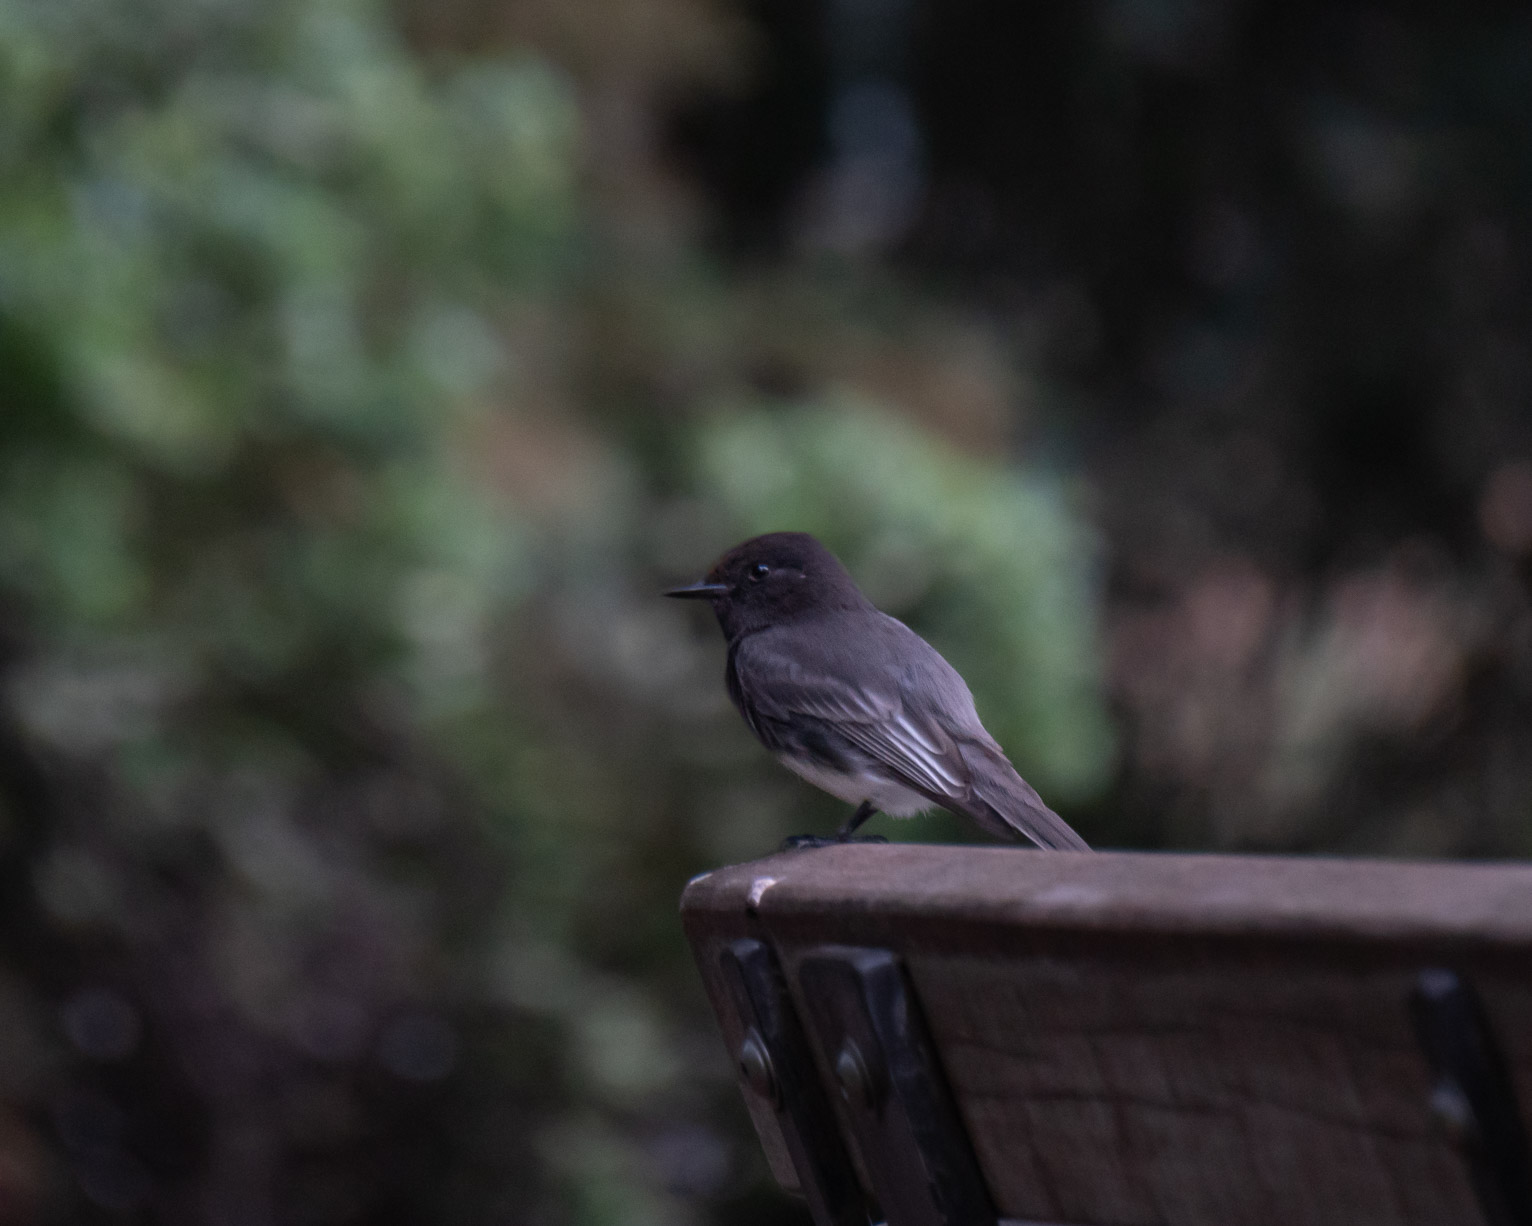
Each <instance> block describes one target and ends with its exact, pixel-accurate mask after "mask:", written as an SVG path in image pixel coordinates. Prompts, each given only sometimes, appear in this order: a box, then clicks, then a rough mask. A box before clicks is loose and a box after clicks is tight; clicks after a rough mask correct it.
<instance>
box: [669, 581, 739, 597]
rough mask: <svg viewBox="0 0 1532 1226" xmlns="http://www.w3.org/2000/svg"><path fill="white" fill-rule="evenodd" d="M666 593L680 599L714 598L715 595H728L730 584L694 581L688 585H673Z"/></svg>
mask: <svg viewBox="0 0 1532 1226" xmlns="http://www.w3.org/2000/svg"><path fill="white" fill-rule="evenodd" d="M664 594H665V595H666V596H674V597H676V598H677V599H679V600H712V599H713V598H714V597H715V596H727V595H728V594H729V585H728V584H727V583H692V584H688V585H687V586H686V587H673V588H671V589H670V591H668V592H666V593H664Z"/></svg>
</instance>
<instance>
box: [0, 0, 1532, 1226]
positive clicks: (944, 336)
mask: <svg viewBox="0 0 1532 1226" xmlns="http://www.w3.org/2000/svg"><path fill="white" fill-rule="evenodd" d="M1529 80H1532V19H1529V18H1528V17H1527V16H1526V15H1525V13H1524V12H1523V11H1522V10H1521V9H1519V8H1517V7H1513V6H1508V5H1507V6H1488V5H1486V6H1471V5H1456V6H1448V5H1425V4H1419V5H1394V6H1378V5H1374V6H1358V5H1344V4H1341V5H1337V4H1324V5H1319V4H1311V5H1303V4H1297V5H1295V4H1283V5H1277V4H1261V3H1244V4H1234V3H1226V4H1217V3H1196V2H1194V0H1184V2H1177V0H1162V2H1159V3H1153V2H1148V0H1118V2H1116V3H1098V4H1086V5H1028V4H1015V3H1012V4H1004V3H999V2H998V0H996V2H993V3H981V2H978V0H958V2H953V3H945V4H935V3H923V2H918V0H900V2H895V0H881V2H874V0H822V2H811V0H765V2H761V3H755V4H737V5H731V4H725V3H722V0H718V2H704V0H513V2H509V3H503V4H491V3H484V2H483V0H450V2H445V3H431V4H427V3H423V2H422V3H400V4H397V5H394V6H392V7H387V6H383V5H381V4H376V3H370V2H365V0H308V2H307V3H301V4H300V3H278V2H277V0H124V2H123V3H119V4H115V5H111V6H101V5H97V4H93V3H88V2H85V0H82V2H80V3H74V2H72V0H0V673H3V676H0V1222H11V1221H14V1222H18V1223H20V1222H48V1223H52V1222H75V1221H82V1222H97V1221H99V1222H111V1221H135V1222H136V1221H156V1222H158V1221H166V1222H202V1221H209V1222H219V1223H249V1224H250V1226H259V1224H262V1223H288V1222H294V1223H299V1222H302V1223H310V1222H312V1223H322V1222H393V1221H398V1222H404V1221H417V1220H420V1219H421V1218H426V1217H428V1218H430V1219H431V1220H436V1221H442V1222H464V1223H469V1222H489V1221H497V1222H499V1221H505V1222H517V1223H520V1222H526V1223H536V1224H545V1223H546V1224H548V1226H562V1224H565V1223H568V1224H570V1226H586V1224H591V1226H602V1224H605V1223H614V1224H615V1223H623V1224H627V1223H656V1224H664V1226H669V1224H670V1223H703V1222H716V1223H729V1224H730V1226H736V1224H738V1226H750V1224H751V1223H759V1224H760V1226H765V1224H766V1223H775V1222H789V1221H803V1220H804V1217H803V1214H802V1212H801V1210H799V1209H798V1208H796V1207H794V1206H793V1205H792V1204H791V1202H788V1201H786V1200H785V1199H784V1198H782V1197H781V1196H780V1195H779V1194H778V1193H777V1192H776V1191H775V1190H774V1188H773V1187H772V1186H771V1185H770V1182H769V1179H768V1177H767V1176H766V1173H765V1170H764V1164H763V1161H762V1159H761V1157H760V1154H759V1152H758V1148H757V1146H756V1144H755V1142H754V1138H753V1136H752V1135H751V1133H750V1131H749V1126H748V1123H747V1121H746V1120H745V1117H744V1112H743V1110H742V1108H741V1105H740V1103H739V1100H738V1095H737V1092H736V1090H735V1087H734V1084H733V1081H732V1075H731V1072H730V1068H729V1065H728V1061H727V1059H726V1057H725V1053H724V1052H723V1050H722V1045H721V1044H720V1042H719V1041H718V1038H717V1035H716V1032H715V1030H714V1027H713V1024H712V1020H711V1017H710V1015H709V1014H708V1011H707V1007H706V1004H705V1002H704V1001H703V1000H702V999H701V995H700V989H699V987H698V985H697V982H696V979H695V975H694V973H693V971H692V968H691V966H690V963H689V958H688V955H687V952H686V950H685V947H684V945H683V943H682V940H681V937H680V933H679V927H678V923H677V920H676V914H675V903H676V898H677V896H678V894H679V892H680V889H681V887H682V885H683V884H684V882H685V881H686V879H687V878H688V877H689V876H690V875H691V874H693V873H695V872H698V871H701V870H702V869H704V868H707V867H710V866H713V865H716V864H719V863H724V862H729V861H736V860H742V859H748V858H752V857H754V856H757V855H759V854H763V853H764V852H766V851H768V850H769V849H771V848H772V847H774V846H775V845H776V844H777V842H778V841H779V840H780V839H781V838H782V837H783V836H784V835H785V834H788V833H792V832H795V831H801V830H807V829H816V830H826V829H829V828H830V827H832V826H833V825H834V824H835V823H836V822H838V821H839V820H840V819H841V817H842V814H841V813H840V811H839V807H838V806H837V805H835V804H834V803H833V802H831V801H830V800H828V799H827V798H824V797H821V796H819V795H817V794H815V793H813V792H812V791H811V790H810V789H808V788H807V787H806V786H804V785H801V784H800V783H798V782H797V781H795V780H793V779H792V778H790V777H789V776H787V774H786V773H785V772H782V771H780V770H779V769H778V768H776V767H775V766H773V765H772V764H771V763H770V762H769V760H767V759H766V757H765V755H764V754H763V753H761V751H760V750H759V749H758V748H757V747H756V746H755V745H754V743H753V742H752V741H751V740H750V738H749V735H748V733H747V732H746V731H745V730H744V728H743V726H742V725H741V724H740V722H739V721H738V719H737V717H736V716H735V715H734V713H733V712H732V710H731V709H730V708H729V707H728V705H727V700H726V698H725V696H724V692H723V686H722V685H721V669H722V644H721V641H720V640H719V638H718V635H717V633H716V630H715V628H714V627H713V626H712V625H711V624H710V623H709V619H708V618H707V617H706V615H705V612H704V611H700V610H697V609H692V608H687V607H683V606H680V605H678V604H676V603H673V602H664V601H661V600H659V599H657V598H656V595H655V593H656V592H657V591H658V590H660V589H661V588H662V587H664V586H666V585H667V584H670V583H672V582H675V581H678V580H684V579H690V578H694V577H696V576H697V575H699V574H700V573H701V572H702V571H703V570H705V568H706V567H707V565H708V563H709V562H710V561H711V559H712V557H713V556H714V555H716V553H717V552H718V551H719V550H721V549H722V548H723V547H725V546H727V545H728V544H731V543H733V541H735V540H737V539H739V538H740V537H742V536H744V535H746V534H748V533H751V532H756V531H763V530H767V529H772V528H802V529H808V530H811V531H815V532H816V533H819V534H820V535H822V536H823V537H824V539H826V540H827V541H828V542H829V543H830V544H831V545H832V546H833V547H834V548H836V550H837V551H838V552H839V553H840V554H841V556H842V557H843V558H844V559H845V560H846V561H847V563H848V565H850V566H851V568H852V570H853V571H854V572H855V573H856V575H857V576H858V578H859V580H860V581H861V582H862V583H863V584H864V586H865V587H866V588H867V590H868V591H869V592H870V593H871V594H872V595H873V596H874V597H875V598H876V599H877V600H878V601H879V603H880V604H881V605H882V606H883V607H885V608H887V609H889V610H890V611H891V612H894V613H896V614H897V615H898V616H900V617H902V618H905V619H906V620H908V621H909V622H910V623H911V624H912V625H914V626H915V627H916V628H917V629H919V630H920V631H921V632H922V633H924V634H926V635H927V636H928V637H930V638H931V639H932V641H933V642H935V643H936V644H937V646H938V647H939V648H940V649H941V650H942V651H943V652H944V653H946V654H947V655H948V656H949V658H951V659H952V660H953V662H954V663H955V664H957V665H958V666H959V668H960V669H961V671H963V672H964V673H965V675H966V676H967V677H968V678H969V680H970V682H971V683H972V685H973V688H974V690H975V694H976V697H977V700H978V703H979V707H980V711H981V713H982V714H983V716H984V718H985V720H986V723H987V724H988V725H989V726H990V728H991V729H992V730H993V731H994V732H995V733H996V735H997V736H998V737H999V739H1000V740H1001V741H1002V742H1003V743H1004V744H1005V746H1006V747H1007V749H1008V750H1009V751H1010V753H1011V754H1012V756H1013V758H1014V759H1015V761H1016V762H1017V764H1018V766H1019V767H1020V768H1021V769H1022V770H1023V772H1024V773H1025V774H1026V775H1027V776H1028V778H1029V779H1031V780H1032V782H1034V783H1035V784H1036V785H1037V786H1038V787H1039V789H1040V790H1041V791H1042V792H1043V794H1044V795H1045V797H1047V798H1048V799H1049V800H1050V802H1051V803H1053V804H1054V805H1055V807H1057V808H1058V809H1059V810H1060V811H1061V812H1062V813H1063V814H1064V815H1065V816H1066V817H1067V818H1068V819H1069V820H1071V822H1073V823H1074V824H1075V825H1076V826H1077V827H1078V828H1079V829H1080V830H1081V832H1082V833H1083V834H1085V836H1086V837H1087V838H1089V839H1090V840H1091V841H1092V842H1093V843H1095V844H1097V845H1100V846H1119V847H1140V848H1164V847H1181V848H1209V849H1211V848H1217V849H1225V850H1239V851H1249V852H1316V851H1322V852H1329V853H1337V852H1338V853H1346V854H1371V855H1409V856H1468V857H1504V856H1524V855H1526V854H1527V851H1528V848H1529V846H1532V821H1529V819H1532V720H1529V715H1532V711H1529V705H1532V609H1529V604H1528V601H1529V586H1528V579H1529V575H1532V414H1529V412H1528V405H1527V399H1528V392H1529V381H1532V351H1529V340H1528V337H1529V331H1528V326H1527V324H1528V239H1529V221H1532V207H1529V204H1532V201H1529V192H1532V91H1529V90H1528V88H1527V85H1528V81H1529ZM878 820H879V822H880V823H882V825H881V829H882V830H883V831H884V832H886V833H890V834H893V835H894V836H895V837H910V838H928V839H962V838H968V837H971V836H970V834H969V833H968V832H967V831H965V830H964V829H962V828H961V827H960V826H958V825H957V824H956V823H955V822H952V821H950V820H948V819H945V818H943V817H941V816H940V815H937V816H933V817H930V818H923V819H917V820H916V821H914V822H912V823H910V824H909V825H901V826H898V827H895V826H893V825H892V824H891V823H889V822H888V821H887V819H878ZM1018 854H1019V853H1018Z"/></svg>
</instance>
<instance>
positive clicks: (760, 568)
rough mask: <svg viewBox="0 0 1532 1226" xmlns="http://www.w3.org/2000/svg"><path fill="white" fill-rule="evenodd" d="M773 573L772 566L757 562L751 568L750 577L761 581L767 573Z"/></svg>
mask: <svg viewBox="0 0 1532 1226" xmlns="http://www.w3.org/2000/svg"><path fill="white" fill-rule="evenodd" d="M769 574H771V567H769V566H767V565H766V563H764V562H757V563H756V564H755V565H754V566H752V567H751V568H750V577H751V578H752V579H754V580H755V581H756V582H757V583H759V582H760V581H761V580H762V579H764V578H765V577H766V576H767V575H769Z"/></svg>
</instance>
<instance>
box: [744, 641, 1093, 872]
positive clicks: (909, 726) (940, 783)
mask: <svg viewBox="0 0 1532 1226" xmlns="http://www.w3.org/2000/svg"><path fill="white" fill-rule="evenodd" d="M888 621H889V622H890V623H891V625H892V626H893V627H897V631H898V632H902V635H907V636H908V637H909V639H911V640H913V641H914V642H915V643H917V644H919V649H918V650H917V651H916V653H915V655H914V656H913V658H914V659H915V660H916V661H917V666H916V667H915V668H913V669H911V670H909V671H907V672H905V673H903V674H895V673H892V672H889V673H885V674H882V675H874V676H872V677H871V678H868V677H867V676H866V674H867V669H866V667H865V657H864V660H863V663H862V667H859V668H858V669H857V675H858V678H859V680H860V681H861V682H862V683H861V684H859V685H856V686H853V685H851V684H850V683H848V682H847V681H845V680H844V679H843V674H844V672H845V671H847V670H845V669H841V668H837V666H836V665H837V661H835V660H834V659H833V658H825V659H814V658H810V659H804V658H803V653H802V650H801V643H800V644H798V645H796V646H797V648H798V649H797V650H795V653H794V655H793V656H788V655H787V654H785V653H783V652H779V651H776V650H774V649H773V645H772V643H771V636H770V634H769V633H768V634H760V635H755V636H751V637H750V638H747V639H745V640H743V641H742V642H740V643H739V644H738V647H737V649H736V652H735V654H734V656H733V658H731V661H730V665H731V667H730V678H729V681H730V690H731V692H733V693H734V694H735V698H736V701H737V702H738V703H739V705H740V708H741V710H742V711H743V712H744V714H745V718H746V719H747V720H748V721H749V722H750V724H751V726H752V727H753V728H754V729H755V730H756V732H757V734H758V735H760V736H761V738H762V740H764V741H766V743H767V744H768V745H771V744H773V742H774V741H775V740H779V739H780V736H781V733H780V732H778V733H776V734H775V735H774V734H773V732H774V729H781V728H784V727H788V726H792V725H794V724H795V723H801V722H802V717H805V716H807V717H809V718H810V719H811V720H814V721H817V722H819V724H820V725H821V726H822V727H823V729H824V730H825V735H826V736H833V737H834V738H839V739H840V740H842V741H844V742H845V743H847V744H849V745H850V746H851V747H853V748H854V749H856V750H858V751H860V752H861V753H862V754H864V755H866V757H867V758H869V759H871V760H872V761H873V762H875V763H877V764H878V765H879V766H880V767H882V768H883V769H884V770H885V771H887V772H888V773H889V774H890V775H891V776H892V777H893V778H895V779H896V780H898V781H899V782H900V783H902V784H904V785H905V786H906V787H908V788H911V789H913V790H914V791H916V792H919V793H920V794H922V795H924V796H926V797H928V798H929V799H930V800H931V801H932V802H934V803H935V804H938V805H941V806H942V807H943V808H947V809H951V810H953V811H954V812H956V813H961V814H963V815H965V816H967V817H969V818H971V819H973V820H974V821H975V822H977V823H978V824H979V825H980V826H981V827H983V828H984V829H985V830H987V831H989V832H990V833H991V834H994V835H998V836H1000V837H1002V838H1015V837H1016V836H1017V835H1022V836H1024V837H1026V838H1028V839H1031V840H1032V841H1033V842H1034V843H1036V844H1038V845H1039V846H1041V847H1047V848H1053V849H1058V850H1088V847H1087V844H1086V843H1085V841H1084V840H1083V839H1081V838H1080V836H1079V835H1078V834H1076V833H1075V832H1074V831H1073V830H1072V829H1070V827H1069V826H1068V825H1067V824H1066V823H1065V822H1064V820H1063V819H1062V818H1060V817H1059V816H1058V815H1057V814H1056V813H1054V812H1053V810H1051V809H1049V808H1048V806H1047V805H1045V804H1044V803H1043V801H1042V799H1041V798H1040V797H1039V796H1038V794H1037V793H1036V791H1034V790H1033V789H1032V787H1031V785H1030V784H1028V783H1027V782H1026V781H1025V780H1024V779H1022V778H1021V776H1020V775H1018V774H1017V773H1016V771H1015V769H1014V768H1013V767H1012V766H1011V764H1010V762H1009V761H1008V760H1007V759H1006V757H1005V754H1004V752H1003V751H1002V750H1001V749H1000V746H999V745H998V744H996V743H995V741H994V739H993V738H992V737H991V736H990V735H989V733H987V732H986V731H985V730H984V727H983V725H982V724H980V723H979V718H978V715H977V713H976V712H975V711H974V709H973V698H972V696H971V695H970V694H969V692H968V687H967V686H966V685H965V684H964V683H963V680H962V678H961V677H959V676H958V674H957V673H956V672H955V671H954V670H953V669H952V667H951V666H950V665H948V664H947V662H946V661H945V660H943V659H942V658H941V656H940V655H938V654H937V652H936V650H935V649H934V648H932V647H930V646H929V645H928V644H927V643H926V642H925V641H924V640H923V639H920V638H919V637H918V636H917V635H915V634H914V632H913V631H911V630H908V629H907V628H906V627H904V626H903V625H902V624H901V623H899V622H896V621H894V620H893V619H892V618H890V619H888ZM901 646H902V647H903V648H904V651H902V652H900V653H898V655H899V656H900V657H902V658H904V659H910V658H911V649H910V646H909V644H908V643H904V644H901ZM888 658H896V657H895V654H894V653H889V654H888ZM778 747H779V748H786V746H778Z"/></svg>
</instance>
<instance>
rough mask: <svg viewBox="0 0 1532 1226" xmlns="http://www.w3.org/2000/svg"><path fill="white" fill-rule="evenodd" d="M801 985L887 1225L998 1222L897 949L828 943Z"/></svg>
mask: <svg viewBox="0 0 1532 1226" xmlns="http://www.w3.org/2000/svg"><path fill="white" fill-rule="evenodd" d="M798 983H799V986H800V987H801V988H802V990H803V991H802V994H803V999H804V1001H805V1003H806V1005H807V1008H808V1012H809V1024H810V1026H811V1028H812V1030H813V1032H814V1035H815V1037H816V1038H817V1039H818V1040H819V1043H820V1047H821V1051H822V1052H823V1053H824V1055H825V1057H826V1063H827V1064H828V1065H829V1067H830V1068H831V1069H832V1070H833V1071H834V1075H835V1078H836V1080H837V1081H838V1082H839V1083H840V1091H841V1095H842V1097H843V1098H844V1099H845V1101H846V1103H847V1106H848V1108H849V1111H848V1113H847V1114H848V1116H849V1118H850V1121H851V1126H852V1130H853V1132H854V1134H855V1136H856V1139H857V1145H858V1148H859V1149H860V1150H861V1154H862V1160H863V1162H864V1163H865V1164H866V1166H867V1174H868V1177H869V1178H870V1179H871V1180H872V1184H873V1193H874V1195H875V1196H876V1197H877V1199H878V1204H879V1207H880V1208H881V1210H882V1211H883V1213H884V1214H885V1215H886V1217H887V1219H888V1223H887V1226H994V1224H995V1221H996V1214H995V1207H994V1204H993V1203H992V1202H991V1200H990V1195H989V1189H988V1187H987V1186H986V1185H985V1183H984V1176H983V1174H982V1172H981V1171H980V1170H979V1163H978V1160H977V1159H976V1158H975V1157H974V1152H973V1147H972V1145H971V1144H970V1143H969V1140H968V1135H967V1133H966V1132H965V1131H964V1128H963V1122H962V1119H961V1117H959V1115H958V1112H957V1107H956V1105H955V1104H954V1103H953V1100H952V1095H951V1093H950V1091H949V1090H948V1088H947V1083H946V1079H945V1078H944V1077H943V1076H942V1071H941V1066H940V1064H939V1063H938V1061H937V1058H936V1049H935V1047H934V1046H933V1045H932V1043H931V1039H930V1035H929V1034H928V1033H927V1031H926V1027H925V1022H924V1019H923V1018H922V1017H921V1015H920V1009H919V1006H918V1004H917V1002H916V1000H915V995H914V993H913V992H912V991H910V989H909V986H908V984H907V983H906V981H905V977H904V971H903V969H902V968H901V967H900V964H899V960H898V959H897V958H896V957H894V955H893V954H891V953H889V952H888V951H886V950H882V949H855V948H847V947H841V946H829V947H826V948H824V949H820V950H817V951H815V952H814V953H812V954H809V955H808V956H806V957H805V958H804V960H803V962H802V964H801V965H800V967H799V970H798Z"/></svg>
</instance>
